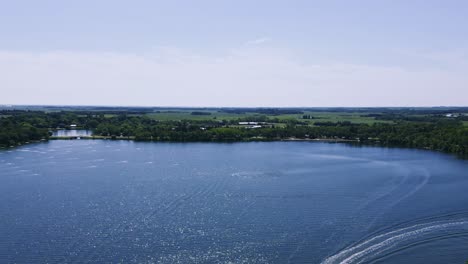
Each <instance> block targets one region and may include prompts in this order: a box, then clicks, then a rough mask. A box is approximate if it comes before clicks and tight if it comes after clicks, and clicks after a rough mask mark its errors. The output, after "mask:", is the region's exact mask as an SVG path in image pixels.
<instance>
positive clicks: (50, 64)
mask: <svg viewBox="0 0 468 264" xmlns="http://www.w3.org/2000/svg"><path fill="white" fill-rule="evenodd" d="M290 54H291V53H290V52H287V51H281V50H274V49H263V48H261V47H257V48H242V49H238V50H236V51H234V52H232V53H230V54H228V55H226V56H222V57H209V56H198V55H194V54H191V53H187V52H184V51H182V50H178V49H160V50H158V51H157V52H155V53H154V54H152V55H134V54H120V53H92V52H71V51H57V52H42V53H33V52H30V53H28V52H8V51H4V52H0V72H2V74H0V94H1V96H0V104H62V105H63V104H74V105H77V104H85V105H152V106H427V105H468V89H466V84H467V83H468V76H467V75H466V72H468V68H466V67H464V68H461V67H454V68H451V69H434V68H421V69H414V68H413V69H411V70H409V69H405V68H400V67H382V66H371V65H358V64H346V63H327V64H314V63H309V64H304V63H303V62H301V63H299V62H298V61H296V60H295V59H294V56H292V55H290Z"/></svg>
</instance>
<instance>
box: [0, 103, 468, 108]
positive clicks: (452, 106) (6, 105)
mask: <svg viewBox="0 0 468 264" xmlns="http://www.w3.org/2000/svg"><path fill="white" fill-rule="evenodd" d="M0 107H4V108H8V107H12V108H15V107H38V108H39V107H109V108H110V107H116V108H127V107H128V108H161V109H172V108H173V109H184V108H186V109H191V108H193V109H203V108H253V109H255V108H298V109H314V108H315V109H337V108H467V107H468V105H432V106H431V105H428V106H385V105H384V106H274V105H272V106H190V105H189V106H181V105H167V106H165V105H63V104H62V105H61V104H48V105H44V104H0Z"/></svg>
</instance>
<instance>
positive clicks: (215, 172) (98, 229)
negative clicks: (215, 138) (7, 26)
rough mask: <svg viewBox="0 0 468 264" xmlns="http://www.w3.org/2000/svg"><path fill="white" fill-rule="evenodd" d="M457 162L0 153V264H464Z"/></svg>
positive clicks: (465, 212) (320, 148) (202, 151)
mask: <svg viewBox="0 0 468 264" xmlns="http://www.w3.org/2000/svg"><path fill="white" fill-rule="evenodd" d="M466 260H468V162H467V161H463V160H459V159H456V158H454V157H452V156H449V155H445V154H440V153H435V152H430V151H420V150H408V149H397V148H394V149H386V148H377V147H353V146H349V145H345V144H329V143H315V142H269V143H233V144H221V143H184V144H183V143H144V142H131V141H110V140H109V141H106V140H63V141H62V140H56V141H50V142H46V143H38V144H30V145H26V146H22V147H19V148H16V149H10V150H3V151H0V263H425V264H427V263H464V261H466Z"/></svg>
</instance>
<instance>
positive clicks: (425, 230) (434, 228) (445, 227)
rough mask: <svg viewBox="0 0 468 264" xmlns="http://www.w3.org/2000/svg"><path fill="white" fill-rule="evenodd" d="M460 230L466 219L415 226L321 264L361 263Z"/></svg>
mask: <svg viewBox="0 0 468 264" xmlns="http://www.w3.org/2000/svg"><path fill="white" fill-rule="evenodd" d="M461 230H463V231H466V230H468V219H466V218H464V219H458V220H451V221H435V222H429V223H421V224H416V225H413V226H409V227H404V228H400V229H396V230H393V231H389V232H387V233H383V234H380V235H376V236H374V237H371V238H369V239H367V240H365V241H362V242H360V243H359V244H357V245H354V246H351V247H349V248H347V249H344V250H342V251H340V252H338V253H337V254H335V255H333V256H330V257H328V258H327V259H325V260H324V261H323V262H322V263H323V264H331V263H341V264H349V263H361V262H363V261H369V260H371V259H372V258H375V257H378V256H379V255H380V254H382V253H385V252H387V251H389V250H391V249H394V248H395V247H402V246H405V245H407V244H410V243H414V242H415V241H416V242H417V241H420V240H422V239H424V238H425V237H426V236H430V235H434V233H436V234H437V233H438V232H444V233H450V234H452V233H453V234H456V233H457V232H460V231H461Z"/></svg>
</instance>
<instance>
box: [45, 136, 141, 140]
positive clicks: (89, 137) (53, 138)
mask: <svg viewBox="0 0 468 264" xmlns="http://www.w3.org/2000/svg"><path fill="white" fill-rule="evenodd" d="M49 139H50V140H73V139H124V140H131V139H134V137H115V136H50V137H49Z"/></svg>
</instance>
